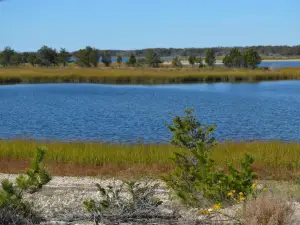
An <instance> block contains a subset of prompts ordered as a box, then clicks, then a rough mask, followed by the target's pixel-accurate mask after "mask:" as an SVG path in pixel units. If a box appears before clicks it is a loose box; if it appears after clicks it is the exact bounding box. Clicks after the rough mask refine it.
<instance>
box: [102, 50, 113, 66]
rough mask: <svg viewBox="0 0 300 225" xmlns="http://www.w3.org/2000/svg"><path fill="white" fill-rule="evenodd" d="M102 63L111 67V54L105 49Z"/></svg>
mask: <svg viewBox="0 0 300 225" xmlns="http://www.w3.org/2000/svg"><path fill="white" fill-rule="evenodd" d="M101 61H102V63H103V64H104V65H105V66H106V67H109V66H110V64H111V62H112V61H111V55H110V53H109V52H108V51H105V52H104V53H103V55H102V60H101Z"/></svg>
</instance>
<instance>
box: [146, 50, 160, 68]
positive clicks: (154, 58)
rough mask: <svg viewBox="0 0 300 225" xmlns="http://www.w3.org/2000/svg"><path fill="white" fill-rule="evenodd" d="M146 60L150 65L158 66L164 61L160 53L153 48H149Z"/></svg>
mask: <svg viewBox="0 0 300 225" xmlns="http://www.w3.org/2000/svg"><path fill="white" fill-rule="evenodd" d="M146 61H147V63H148V65H149V66H150V67H154V68H158V67H159V64H160V63H162V61H161V60H160V57H159V55H158V54H157V53H156V52H154V51H153V50H152V49H149V50H148V51H147V54H146Z"/></svg>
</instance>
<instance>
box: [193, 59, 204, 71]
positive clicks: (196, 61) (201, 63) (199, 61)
mask: <svg viewBox="0 0 300 225" xmlns="http://www.w3.org/2000/svg"><path fill="white" fill-rule="evenodd" d="M195 63H197V64H198V66H199V68H202V67H204V64H203V59H202V57H201V56H199V57H196V59H195Z"/></svg>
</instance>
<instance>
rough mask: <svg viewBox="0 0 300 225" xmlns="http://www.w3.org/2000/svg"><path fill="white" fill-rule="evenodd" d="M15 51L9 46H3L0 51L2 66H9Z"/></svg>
mask: <svg viewBox="0 0 300 225" xmlns="http://www.w3.org/2000/svg"><path fill="white" fill-rule="evenodd" d="M15 54H16V52H15V50H13V49H12V48H11V47H5V48H4V50H3V51H2V52H1V55H0V62H1V64H2V65H3V66H10V65H11V59H12V57H13V55H15Z"/></svg>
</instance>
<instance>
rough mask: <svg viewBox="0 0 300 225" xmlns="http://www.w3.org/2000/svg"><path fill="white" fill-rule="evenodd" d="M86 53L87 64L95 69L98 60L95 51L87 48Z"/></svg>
mask: <svg viewBox="0 0 300 225" xmlns="http://www.w3.org/2000/svg"><path fill="white" fill-rule="evenodd" d="M87 51H88V55H89V63H90V64H92V65H93V66H94V67H97V66H98V62H99V58H100V57H99V54H98V51H97V49H95V48H87Z"/></svg>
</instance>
